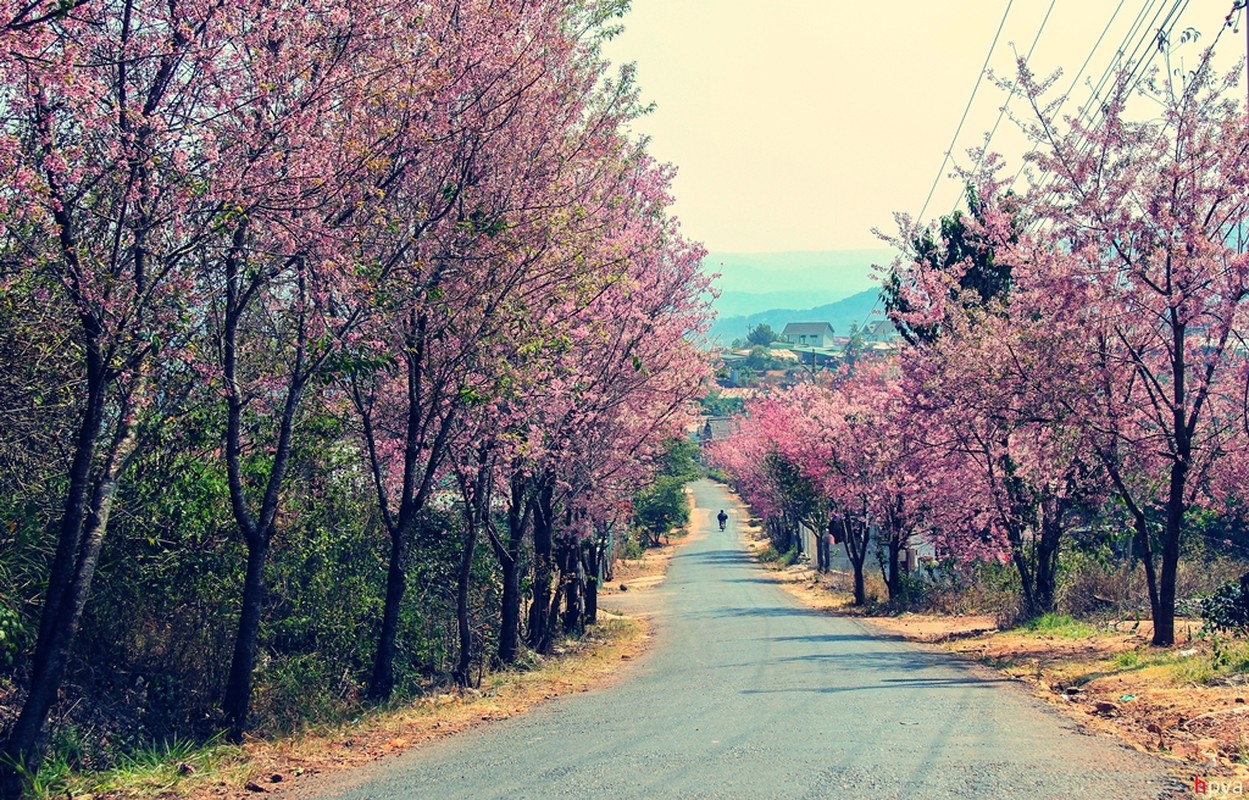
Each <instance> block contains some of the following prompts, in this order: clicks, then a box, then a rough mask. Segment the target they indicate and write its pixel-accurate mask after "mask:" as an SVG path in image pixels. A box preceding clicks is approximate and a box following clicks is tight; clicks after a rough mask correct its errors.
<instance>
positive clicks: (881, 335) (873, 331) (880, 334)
mask: <svg viewBox="0 0 1249 800" xmlns="http://www.w3.org/2000/svg"><path fill="white" fill-rule="evenodd" d="M897 338H898V329H897V328H895V327H894V325H893V320H891V319H878V320H874V321H872V322H869V323H867V324H866V325H864V326H863V339H864V340H865V341H868V342H890V341H893V340H894V339H897Z"/></svg>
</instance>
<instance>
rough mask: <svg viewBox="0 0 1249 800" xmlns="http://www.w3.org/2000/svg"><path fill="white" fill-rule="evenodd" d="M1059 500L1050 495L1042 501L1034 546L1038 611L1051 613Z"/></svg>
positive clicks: (1055, 582)
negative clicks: (1036, 539)
mask: <svg viewBox="0 0 1249 800" xmlns="http://www.w3.org/2000/svg"><path fill="white" fill-rule="evenodd" d="M1062 516H1063V510H1062V501H1061V500H1059V499H1058V498H1056V497H1049V498H1047V499H1045V500H1043V501H1042V506H1041V536H1040V539H1039V540H1038V541H1037V546H1036V595H1035V596H1034V598H1033V602H1034V603H1035V608H1034V610H1035V612H1036V613H1037V615H1041V614H1052V613H1054V612H1055V611H1056V610H1057V608H1058V596H1057V595H1058V550H1059V545H1060V543H1061V541H1062Z"/></svg>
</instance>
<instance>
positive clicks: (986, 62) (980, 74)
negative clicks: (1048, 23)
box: [916, 0, 1014, 219]
mask: <svg viewBox="0 0 1249 800" xmlns="http://www.w3.org/2000/svg"><path fill="white" fill-rule="evenodd" d="M1013 3H1014V0H1007V3H1006V11H1004V12H1003V13H1002V21H1001V22H999V23H998V26H997V33H995V34H993V43H992V44H990V45H989V52H988V53H986V54H985V57H984V64H983V66H981V67H980V72H978V73H976V82H975V83H974V84H973V85H972V87H971V96H970V97H968V98H967V105H966V106H965V107H964V108H963V116H962V117H961V118H960V119H959V121H958V127H957V128H955V129H954V136H953V138H951V139H950V146H949V147H947V148H946V151H945V158H943V159H942V160H941V168H940V169H938V170H937V177H936V178H934V179H933V181H932V188H930V189H929V190H928V197H927V198H926V199H925V200H924V205H923V207H922V208H920V210H919V216H918V217H916V219H923V218H924V212H925V211H927V210H928V203H929V202H931V201H932V193H933V192H935V191H936V190H937V184H939V183H940V182H941V176H942V174H943V173H944V172H945V165H946V164H948V163H949V162H950V153H952V152H953V151H954V145H955V143H956V142H958V135H959V133H961V132H962V130H963V123H964V122H966V121H967V114H968V112H969V111H971V104H972V102H973V101H974V100H975V99H976V92H978V91H980V84H981V83H982V82H983V78H984V73H985V70H987V69H988V68H989V60H990V59H991V58H993V51H994V50H995V49H997V40H998V39H999V38H1000V37H1001V35H1002V28H1004V27H1006V18H1007V17H1008V16H1010V7H1011V5H1012V4H1013Z"/></svg>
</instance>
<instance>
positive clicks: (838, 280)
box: [703, 249, 894, 318]
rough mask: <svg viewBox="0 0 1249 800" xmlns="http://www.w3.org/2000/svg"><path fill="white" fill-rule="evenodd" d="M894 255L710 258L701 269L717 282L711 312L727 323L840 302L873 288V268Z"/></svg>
mask: <svg viewBox="0 0 1249 800" xmlns="http://www.w3.org/2000/svg"><path fill="white" fill-rule="evenodd" d="M893 255H894V253H893V251H892V250H887V249H876V250H825V251H812V252H788V253H709V254H708V255H707V257H706V259H704V261H703V268H704V270H706V271H707V272H708V273H714V274H717V275H718V276H719V277H717V278H716V280H715V285H716V288H717V289H718V290H719V291H720V296H719V298H717V299H716V301H715V308H716V312H717V313H718V314H719V315H720V316H721V317H724V318H729V317H738V316H750V315H752V314H761V313H765V312H767V311H769V310H770V309H785V308H792V309H805V308H812V307H814V306H822V305H828V304H831V303H835V302H837V301H839V300H845V299H847V298H849V297H851V296H852V295H854V294H857V293H859V292H862V291H864V290H866V289H871V288H872V287H873V286H875V279H874V276H873V270H872V265H873V264H888V263H889V262H890V261H891V260H892V258H893Z"/></svg>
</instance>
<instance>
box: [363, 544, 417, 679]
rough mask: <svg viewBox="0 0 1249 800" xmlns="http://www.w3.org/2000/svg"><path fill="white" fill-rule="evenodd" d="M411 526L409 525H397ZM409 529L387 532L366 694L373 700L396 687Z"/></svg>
mask: <svg viewBox="0 0 1249 800" xmlns="http://www.w3.org/2000/svg"><path fill="white" fill-rule="evenodd" d="M400 527H401V528H402V527H410V526H400ZM409 538H410V535H409V532H408V531H405V530H401V529H396V530H393V531H391V532H390V564H389V565H388V567H387V569H386V602H385V605H384V607H383V609H382V630H381V634H380V635H379V636H378V639H377V651H376V653H375V654H374V657H373V674H372V677H371V678H370V679H369V689H368V695H369V699H371V700H374V701H383V700H386V699H388V698H389V697H390V695H391V692H393V691H394V689H395V650H396V642H397V641H398V638H399V612H400V611H401V610H402V608H403V595H404V593H405V592H406V590H407V584H408V581H407V562H408V546H409V545H408V541H409Z"/></svg>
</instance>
